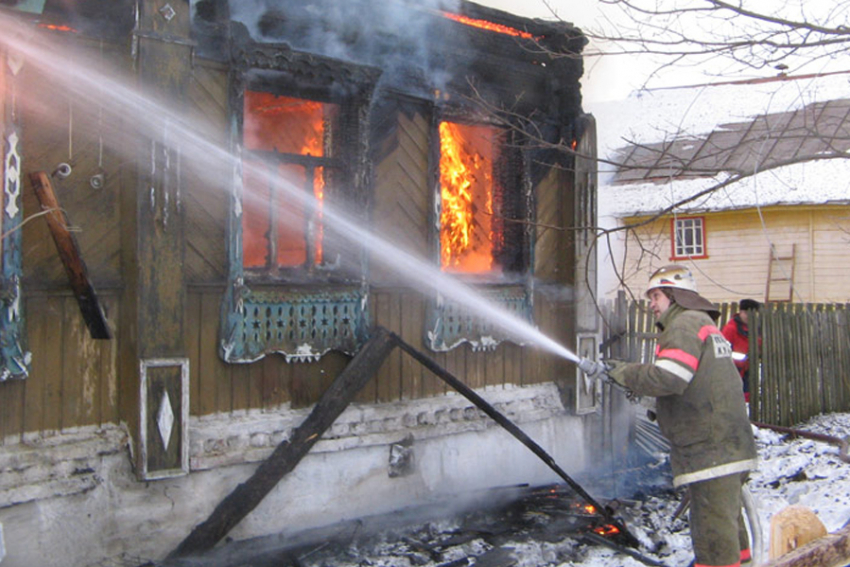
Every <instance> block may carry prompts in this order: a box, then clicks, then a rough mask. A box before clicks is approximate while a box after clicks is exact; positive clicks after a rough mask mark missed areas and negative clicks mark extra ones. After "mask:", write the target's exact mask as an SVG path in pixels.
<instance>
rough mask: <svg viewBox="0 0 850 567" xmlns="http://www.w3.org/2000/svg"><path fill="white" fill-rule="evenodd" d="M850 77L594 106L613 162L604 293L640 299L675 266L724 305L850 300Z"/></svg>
mask: <svg viewBox="0 0 850 567" xmlns="http://www.w3.org/2000/svg"><path fill="white" fill-rule="evenodd" d="M848 77H850V75H848V73H836V74H832V75H823V76H805V77H802V76H801V77H787V76H782V77H778V78H776V79H773V80H769V81H760V82H752V81H750V82H746V81H742V82H739V83H734V84H725V85H702V86H699V87H688V88H681V89H668V90H666V91H656V92H650V93H644V94H643V95H642V96H640V97H635V98H634V99H630V100H629V101H626V103H625V104H619V105H617V106H614V105H610V106H609V107H608V108H594V109H593V110H594V113H595V114H596V116H597V117H598V124H599V131H600V155H607V156H608V161H609V163H610V164H611V167H610V171H609V172H608V173H607V175H605V174H603V175H601V176H600V179H601V181H600V199H599V203H600V204H599V206H600V219H602V220H600V224H602V228H603V230H604V231H613V232H612V233H609V234H614V235H616V237H615V238H608V239H607V240H608V241H609V242H610V243H611V245H610V247H606V248H602V247H601V244H600V248H601V249H600V270H601V278H600V281H601V282H602V283H601V286H602V287H601V289H600V293H601V294H602V295H603V296H604V295H607V294H611V293H613V292H614V291H615V290H616V289H619V288H621V287H622V285H623V284H625V285H626V286H627V287H628V289H629V290H631V292H632V293H634V294H635V295H641V294H642V292H643V286H644V285H645V283H646V280H647V277H648V275H649V274H650V273H651V272H652V271H653V270H655V269H656V268H658V267H659V266H662V265H665V264H669V263H674V262H675V263H683V264H686V265H688V266H690V267H691V268H692V269H693V271H694V273H695V275H696V276H697V280H698V282H699V286H700V288H699V291H700V293H701V294H703V295H704V296H706V297H707V298H709V299H711V300H712V301H716V302H724V301H729V302H732V301H738V300H740V299H742V298H745V297H749V298H753V299H757V300H760V301H793V302H838V303H843V302H847V301H850V263H849V262H847V261H846V257H847V253H848V252H850V162H848V154H847V151H848V149H850V100H849V99H846V98H841V95H842V93H843V94H844V95H846V86H847V83H848ZM624 142H626V143H627V144H626V145H625V146H624V145H623V143H624ZM600 242H602V241H601V240H600Z"/></svg>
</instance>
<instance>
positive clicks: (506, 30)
mask: <svg viewBox="0 0 850 567" xmlns="http://www.w3.org/2000/svg"><path fill="white" fill-rule="evenodd" d="M440 13H441V14H442V16H443V17H444V18H448V19H450V20H454V21H455V22H460V23H462V24H465V25H467V26H472V27H474V28H480V29H482V30H488V31H492V32H496V33H502V34H505V35H512V36H514V37H521V38H523V39H533V38H534V35H532V34H530V33H528V32H524V31H522V30H518V29H516V28H512V27H510V26H505V25H502V24H497V23H495V22H489V21H487V20H479V19H476V18H470V17H468V16H461V15H460V14H452V13H451V12H440Z"/></svg>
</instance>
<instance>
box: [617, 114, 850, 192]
mask: <svg viewBox="0 0 850 567" xmlns="http://www.w3.org/2000/svg"><path fill="white" fill-rule="evenodd" d="M848 150H850V99H838V100H830V101H827V102H815V103H812V104H809V105H807V106H805V107H803V108H800V109H797V110H794V111H789V112H779V113H770V114H761V115H759V116H756V117H755V118H754V119H753V120H750V121H744V122H732V123H727V124H720V125H719V126H718V127H717V129H716V130H714V131H712V132H710V133H709V134H707V135H706V136H702V137H690V136H689V137H680V138H674V139H672V140H668V141H663V142H657V143H647V144H633V145H630V146H626V147H625V148H622V149H620V150H618V157H617V159H616V161H617V162H618V163H620V164H621V165H619V166H618V167H617V171H616V174H615V177H614V182H615V183H618V184H619V183H644V182H647V181H667V180H669V179H671V178H694V177H712V176H715V175H717V174H718V173H722V172H728V173H733V174H734V173H740V174H751V173H753V172H757V171H762V170H766V169H770V168H772V167H776V166H778V165H783V164H789V163H793V162H795V161H805V160H812V159H823V158H824V157H827V156H836V157H837V156H839V155H840V154H843V153H844V152H847V151H848ZM842 157H844V158H847V157H848V156H847V155H846V154H845V155H844V156H842Z"/></svg>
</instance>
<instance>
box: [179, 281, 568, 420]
mask: <svg viewBox="0 0 850 567" xmlns="http://www.w3.org/2000/svg"><path fill="white" fill-rule="evenodd" d="M221 293H222V290H212V289H204V288H198V289H192V290H190V293H189V294H188V297H189V299H188V308H187V310H188V312H187V319H186V320H187V328H188V329H189V332H188V333H187V337H186V350H187V352H188V355H189V361H190V400H191V401H190V404H191V414H192V415H206V414H210V413H218V412H235V411H240V410H247V409H273V408H276V407H278V406H280V405H281V404H285V403H291V404H292V406H293V407H305V406H309V405H311V404H313V403H314V402H315V401H316V400H317V399H318V398H319V396H320V395H321V393H322V392H323V391H324V390H325V388H327V386H328V385H329V384H330V382H331V381H332V380H333V378H334V377H335V376H336V375H337V374H338V373H339V372H340V371H341V370H342V368H344V366H345V364H346V363H347V362H348V357H347V356H345V355H342V354H340V353H336V352H331V353H329V354H327V355H325V356H324V357H322V359H321V360H319V362H313V363H287V362H286V361H285V360H284V358H283V357H282V356H279V355H270V356H267V357H265V358H264V359H262V360H259V361H257V362H254V363H251V364H234V365H228V364H225V363H224V362H222V360H221V359H220V358H219V356H218V353H217V347H218V340H217V329H218V315H219V308H220V304H221ZM370 299H371V301H370V306H371V311H370V319H371V321H372V322H373V323H374V324H375V325H380V326H382V327H384V328H386V329H389V330H390V331H393V332H395V333H397V334H398V335H399V336H401V337H402V338H403V339H404V340H405V341H406V342H408V343H410V344H411V345H412V346H414V347H415V348H417V349H420V350H423V351H424V352H428V351H427V349H426V348H425V347H424V342H423V337H424V331H425V329H424V326H423V321H424V317H425V311H426V298H425V297H424V296H423V295H421V294H419V293H417V292H414V291H411V290H409V289H406V288H384V289H381V290H376V291H374V292H373V293H372V294H371V296H370ZM535 311H536V315H537V316H538V317H539V320H538V324H539V326H541V328H543V329H544V331H545V330H547V329H555V330H557V329H561V328H563V327H564V324H563V322H562V321H561V320H559V314H562V313H564V310H563V309H559V308H558V306H557V305H554V304H552V303H551V302H549V301H548V300H546V298H539V299H538V300H537V301H536V309H535ZM566 346H568V347H571V346H572V345H566ZM431 355H432V357H433V358H434V360H436V361H437V362H438V363H439V364H441V365H442V366H444V367H445V368H446V369H447V370H448V371H449V372H452V373H453V374H455V375H456V376H457V377H458V378H460V379H461V380H463V381H464V382H465V383H466V384H467V385H469V386H470V387H472V388H481V387H484V386H500V385H504V384H518V385H522V384H532V383H541V382H548V381H553V380H554V379H555V378H556V376H555V373H556V372H557V371H559V370H558V369H559V367H560V365H562V364H566V363H563V362H559V361H558V360H557V359H556V358H555V357H553V356H552V355H549V354H545V353H541V352H537V351H536V350H535V349H531V348H523V347H519V346H517V345H515V344H511V343H503V344H501V345H499V346H498V347H497V348H496V349H495V351H481V352H473V351H472V349H471V348H470V347H469V345H462V346H460V347H458V348H456V349H454V350H452V351H449V352H445V353H431ZM445 391H446V389H445V384H444V383H443V382H442V381H441V380H439V379H438V378H436V377H435V376H433V375H432V374H431V373H430V372H428V371H427V370H425V369H423V367H422V366H421V365H419V364H417V363H416V362H415V361H414V360H413V359H411V358H410V357H409V356H406V355H404V354H403V353H402V352H401V351H400V350H395V351H394V352H393V353H392V354H391V355H390V357H389V358H388V359H387V360H386V361H385V362H384V364H383V365H382V366H381V367H380V368H379V370H378V372H377V374H376V376H375V378H374V379H372V380H371V381H370V382H369V383H367V385H366V387H365V388H364V389H363V390H362V391H361V393H360V394H359V395H358V397H357V401H358V402H361V403H376V402H378V403H381V402H393V401H397V400H409V399H416V398H422V397H429V396H434V395H439V394H443V393H445Z"/></svg>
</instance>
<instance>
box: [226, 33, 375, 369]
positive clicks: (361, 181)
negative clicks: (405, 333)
mask: <svg viewBox="0 0 850 567" xmlns="http://www.w3.org/2000/svg"><path fill="white" fill-rule="evenodd" d="M230 53H231V61H230V64H231V71H230V82H229V89H230V96H229V104H228V111H229V126H230V133H229V136H230V143H231V148H232V150H233V151H234V152H235V153H236V154H237V155H239V154H240V153H242V152H243V149H244V148H243V118H244V108H245V107H244V102H245V101H244V93H245V91H246V89H253V90H259V91H265V92H271V93H273V94H277V95H281V96H286V97H293V98H301V99H305V100H312V101H318V102H330V103H337V104H340V105H341V107H342V108H343V109H344V110H343V114H342V116H341V118H340V123H341V125H342V126H341V128H342V131H341V132H340V138H339V139H340V141H341V143H340V148H341V149H340V153H339V155H336V156H333V157H334V158H335V159H338V160H339V163H340V167H341V168H342V173H340V175H344V176H345V177H344V178H345V179H348V180H350V183H340V191H339V192H337V193H336V194H335V195H334V197H332V198H331V202H333V203H334V204H335V206H336V207H339V208H342V209H343V210H346V211H353V214H355V215H362V216H363V217H364V218H365V217H366V215H367V213H368V211H367V208H366V205H367V203H368V198H367V197H368V188H369V187H368V182H369V177H368V172H367V171H364V168H365V166H366V160H365V158H364V155H365V152H367V151H368V147H369V146H368V139H367V137H366V136H367V132H366V127H365V126H366V124H367V122H366V118H367V116H368V109H369V107H370V104H371V98H372V94H373V92H374V90H375V86H376V84H377V82H378V78H379V77H380V74H381V73H380V70H379V69H376V68H373V67H368V66H358V65H356V64H352V63H343V62H340V61H338V60H333V59H328V58H325V57H322V56H319V55H315V54H311V53H304V52H299V51H293V50H292V48H291V47H290V46H289V45H286V44H275V43H256V42H254V41H253V40H251V39H250V38H247V37H239V38H235V40H234V43H233V45H232V48H231V52H230ZM309 157H310V156H304V157H302V158H299V159H302V160H303V159H305V158H309ZM311 159H312V158H311ZM332 186H333V185H332ZM229 188H230V203H229V205H228V207H229V213H228V225H227V233H226V255H227V281H226V287H225V291H224V294H223V297H222V309H221V319H220V329H219V336H220V340H219V342H218V352H219V356H220V357H221V358H222V360H224V361H225V362H228V363H246V362H254V361H257V360H259V359H261V358H264V357H265V356H267V355H269V354H274V353H277V354H281V355H283V356H284V358H285V360H286V361H287V362H311V361H316V360H319V359H320V358H321V357H322V356H324V355H325V354H326V353H328V352H329V351H331V350H334V351H339V352H342V353H345V354H348V355H353V354H355V353H356V352H357V351H358V350H359V349H360V347H361V346H362V345H363V344H364V343H365V341H366V339H367V338H368V328H369V321H368V318H369V317H368V314H369V289H368V285H367V282H368V278H367V277H365V275H366V269H367V266H368V265H367V264H366V262H365V259H364V254H362V249H361V247H362V244H361V243H357V242H351V243H349V242H341V243H337V242H336V241H335V242H334V243H333V250H332V251H328V246H327V245H326V246H325V247H324V248H325V250H326V252H327V253H332V254H333V256H329V258H332V259H333V260H332V261H334V262H335V261H336V258H337V256H338V257H339V258H340V261H339V265H337V266H335V269H333V270H332V269H325V268H322V269H310V268H311V266H308V269H304V268H303V267H300V266H299V267H294V268H288V267H287V268H282V269H278V270H273V271H271V272H267V273H265V274H264V273H258V272H256V271H254V270H247V271H246V269H245V266H244V260H243V247H242V230H243V224H242V214H243V210H242V190H243V176H242V161H241V160H240V161H239V162H238V163H237V164H236V167H234V171H233V176H232V179H231V181H230V183H229ZM326 195H327V193H326ZM326 244H327V243H326ZM328 268H329V267H328Z"/></svg>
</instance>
